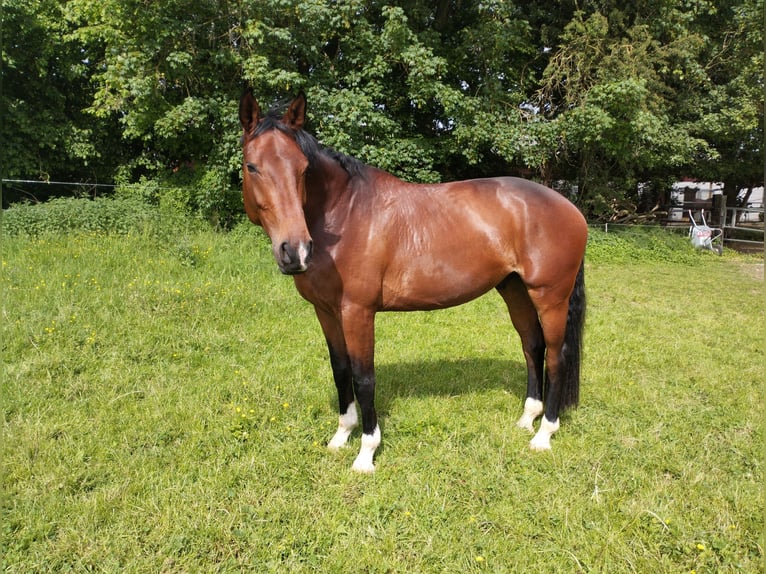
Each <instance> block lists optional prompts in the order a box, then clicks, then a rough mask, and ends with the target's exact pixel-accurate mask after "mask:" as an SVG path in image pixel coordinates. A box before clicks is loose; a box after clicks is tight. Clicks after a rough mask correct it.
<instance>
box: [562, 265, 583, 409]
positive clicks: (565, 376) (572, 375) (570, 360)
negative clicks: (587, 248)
mask: <svg viewBox="0 0 766 574" xmlns="http://www.w3.org/2000/svg"><path fill="white" fill-rule="evenodd" d="M583 327H585V262H584V261H583V262H582V263H580V271H579V272H578V273H577V279H575V285H574V289H573V290H572V295H570V297H569V313H568V314H567V327H566V332H565V333H564V348H563V349H562V353H561V354H562V355H563V365H562V367H563V369H562V377H561V403H560V406H561V409H562V410H563V409H566V408H567V407H576V406H577V403H578V402H579V400H580V356H581V355H582V340H583Z"/></svg>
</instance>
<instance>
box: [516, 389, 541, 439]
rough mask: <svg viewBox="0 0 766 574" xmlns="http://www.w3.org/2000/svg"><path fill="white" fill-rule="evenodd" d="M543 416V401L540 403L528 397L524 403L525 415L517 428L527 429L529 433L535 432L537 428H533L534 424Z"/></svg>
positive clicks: (517, 424)
mask: <svg viewBox="0 0 766 574" xmlns="http://www.w3.org/2000/svg"><path fill="white" fill-rule="evenodd" d="M541 414H543V401H538V400H537V399H533V398H532V397H527V400H526V401H524V414H522V415H521V418H520V419H519V421H518V422H517V423H516V426H517V427H519V428H522V429H526V430H528V431H529V432H535V428H534V427H533V426H532V423H534V422H535V419H536V418H537V417H539V416H540V415H541Z"/></svg>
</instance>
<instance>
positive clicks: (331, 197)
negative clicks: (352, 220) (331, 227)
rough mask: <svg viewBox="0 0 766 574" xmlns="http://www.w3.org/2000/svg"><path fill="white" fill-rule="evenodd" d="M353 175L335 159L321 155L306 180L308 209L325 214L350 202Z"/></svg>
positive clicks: (318, 213)
mask: <svg viewBox="0 0 766 574" xmlns="http://www.w3.org/2000/svg"><path fill="white" fill-rule="evenodd" d="M350 183H351V175H349V173H348V172H347V171H346V170H345V169H344V168H343V167H342V166H341V165H340V164H339V163H338V162H337V161H335V160H334V159H332V158H330V157H327V156H324V155H320V156H319V158H318V160H317V164H316V165H315V166H314V167H312V169H311V171H310V173H309V174H308V175H307V179H306V195H307V208H309V210H310V211H312V212H316V214H317V215H320V214H324V213H325V212H327V211H331V210H333V209H335V208H336V207H338V206H339V204H341V203H343V202H345V201H347V200H348V196H349V194H350V193H353V190H352V188H351V185H350Z"/></svg>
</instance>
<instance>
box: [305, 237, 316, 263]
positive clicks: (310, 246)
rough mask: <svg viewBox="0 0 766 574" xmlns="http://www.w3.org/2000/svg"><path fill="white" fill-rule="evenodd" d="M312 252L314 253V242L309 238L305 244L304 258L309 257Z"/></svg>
mask: <svg viewBox="0 0 766 574" xmlns="http://www.w3.org/2000/svg"><path fill="white" fill-rule="evenodd" d="M313 253H314V242H313V241H311V240H309V242H308V245H306V259H309V258H310V257H311V255H312V254H313Z"/></svg>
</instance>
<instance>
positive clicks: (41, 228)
mask: <svg viewBox="0 0 766 574" xmlns="http://www.w3.org/2000/svg"><path fill="white" fill-rule="evenodd" d="M191 223H192V222H191V220H190V219H189V218H188V217H184V216H182V215H181V214H180V213H178V212H173V211H171V210H162V211H161V210H159V209H157V208H156V207H153V206H151V205H149V204H147V203H146V202H144V201H141V200H139V199H137V198H129V197H126V198H117V199H112V198H105V197H98V198H96V199H93V200H90V199H76V198H57V199H51V200H50V201H47V202H45V203H38V204H16V205H14V206H13V207H11V208H10V209H6V210H3V214H2V231H3V233H4V234H7V235H10V236H23V237H41V236H47V235H61V234H64V233H68V232H88V233H106V234H116V235H127V234H129V233H142V232H149V233H157V232H159V231H160V230H161V229H170V228H171V227H172V226H174V225H175V226H178V228H179V229H186V228H188V227H189V226H190V225H191Z"/></svg>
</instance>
